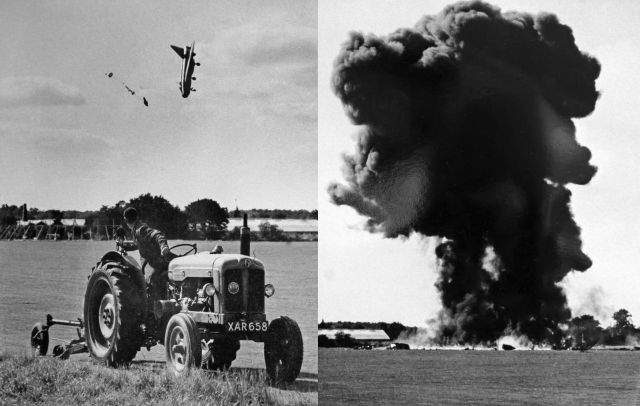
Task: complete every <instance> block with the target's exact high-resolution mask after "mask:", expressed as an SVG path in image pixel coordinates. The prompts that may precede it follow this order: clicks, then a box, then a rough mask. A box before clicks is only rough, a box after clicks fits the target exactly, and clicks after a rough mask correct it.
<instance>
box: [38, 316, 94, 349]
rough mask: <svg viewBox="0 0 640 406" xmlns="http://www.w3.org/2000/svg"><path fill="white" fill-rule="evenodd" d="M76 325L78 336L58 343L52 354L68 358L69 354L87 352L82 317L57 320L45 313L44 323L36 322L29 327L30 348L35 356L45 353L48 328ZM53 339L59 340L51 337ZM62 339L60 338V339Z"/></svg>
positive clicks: (47, 346)
mask: <svg viewBox="0 0 640 406" xmlns="http://www.w3.org/2000/svg"><path fill="white" fill-rule="evenodd" d="M56 324H57V325H61V326H72V327H76V331H77V332H78V338H76V339H73V340H71V341H69V342H68V343H65V344H58V345H56V346H55V347H53V351H52V354H53V356H54V357H56V358H60V359H68V358H69V356H70V355H71V354H80V353H83V352H87V344H86V341H85V338H84V325H83V323H82V319H80V318H78V320H59V319H54V318H53V317H52V316H51V315H50V314H47V322H46V323H36V324H35V325H34V326H33V329H31V349H32V350H33V354H34V355H36V356H45V355H47V350H48V349H49V328H50V327H51V326H54V325H56ZM52 339H53V340H59V339H55V338H52ZM60 341H62V340H60Z"/></svg>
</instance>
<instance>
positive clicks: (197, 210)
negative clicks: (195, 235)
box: [185, 199, 229, 240]
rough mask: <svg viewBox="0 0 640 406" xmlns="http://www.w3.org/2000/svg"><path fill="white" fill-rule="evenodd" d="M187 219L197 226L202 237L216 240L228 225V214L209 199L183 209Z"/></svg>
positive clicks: (198, 201) (190, 204) (200, 200)
mask: <svg viewBox="0 0 640 406" xmlns="http://www.w3.org/2000/svg"><path fill="white" fill-rule="evenodd" d="M185 213H186V215H187V219H188V221H189V222H190V223H191V224H194V225H199V228H200V230H201V232H202V233H203V235H204V237H205V238H207V239H211V240H218V239H220V238H221V237H222V235H223V233H224V232H225V231H226V229H227V224H229V212H228V211H227V209H226V208H222V207H220V205H219V204H218V202H216V201H215V200H211V199H199V200H196V201H195V202H192V203H189V204H188V205H187V207H185ZM196 229H197V227H196Z"/></svg>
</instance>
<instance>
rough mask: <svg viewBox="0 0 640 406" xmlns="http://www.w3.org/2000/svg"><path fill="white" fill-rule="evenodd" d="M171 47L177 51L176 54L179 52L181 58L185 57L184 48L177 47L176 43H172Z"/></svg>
mask: <svg viewBox="0 0 640 406" xmlns="http://www.w3.org/2000/svg"><path fill="white" fill-rule="evenodd" d="M171 49H173V50H174V51H176V54H178V55H179V56H180V58H184V56H185V55H184V49H183V48H180V47H177V46H175V45H171Z"/></svg>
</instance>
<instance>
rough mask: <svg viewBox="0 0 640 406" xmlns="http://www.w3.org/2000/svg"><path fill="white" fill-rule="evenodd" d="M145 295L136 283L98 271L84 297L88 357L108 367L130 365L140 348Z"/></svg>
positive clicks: (88, 285)
mask: <svg viewBox="0 0 640 406" xmlns="http://www.w3.org/2000/svg"><path fill="white" fill-rule="evenodd" d="M141 295H143V293H142V292H140V291H139V289H138V288H137V287H136V285H135V283H134V281H132V280H131V279H129V278H128V277H126V276H124V275H121V274H119V273H114V272H113V266H112V267H109V268H108V269H104V268H101V267H99V268H98V269H96V270H95V271H94V272H93V273H92V274H91V277H90V278H89V282H88V284H87V291H86V294H85V297H84V320H85V327H84V334H85V338H86V341H87V349H88V351H89V355H90V356H91V358H93V359H94V360H96V361H98V362H101V363H104V364H106V365H107V366H119V365H127V364H129V363H130V362H131V360H132V359H133V358H134V357H135V356H136V353H137V352H138V349H139V348H140V341H141V340H140V339H141V332H140V328H139V325H140V321H141V315H140V309H141V308H142V307H143V306H142V304H143V303H144V301H143V300H144V299H143V298H142V296H141Z"/></svg>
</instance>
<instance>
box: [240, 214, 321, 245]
mask: <svg viewBox="0 0 640 406" xmlns="http://www.w3.org/2000/svg"><path fill="white" fill-rule="evenodd" d="M247 223H248V224H247V225H248V226H249V228H250V229H251V231H258V230H259V229H260V227H259V226H260V224H262V223H269V224H271V225H276V226H278V228H279V229H280V230H282V232H283V233H284V234H287V235H289V236H290V237H292V238H293V239H296V240H308V241H317V240H318V220H317V219H269V218H250V219H248V221H247ZM235 227H242V218H240V217H237V218H235V217H232V218H229V223H228V224H227V230H233V229H234V228H235Z"/></svg>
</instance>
